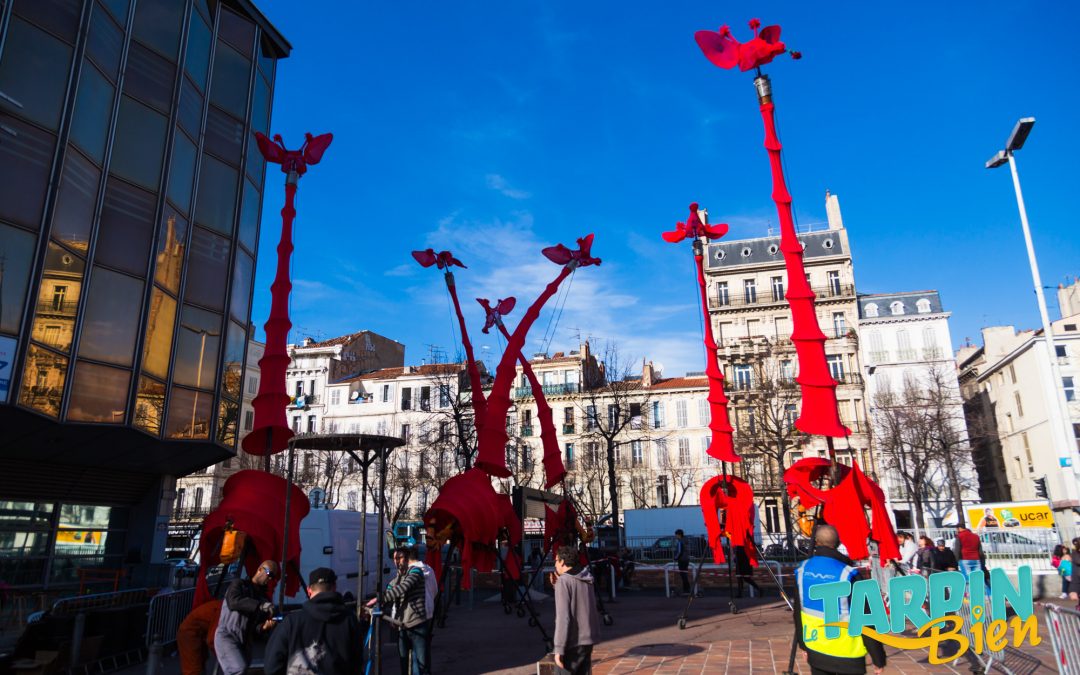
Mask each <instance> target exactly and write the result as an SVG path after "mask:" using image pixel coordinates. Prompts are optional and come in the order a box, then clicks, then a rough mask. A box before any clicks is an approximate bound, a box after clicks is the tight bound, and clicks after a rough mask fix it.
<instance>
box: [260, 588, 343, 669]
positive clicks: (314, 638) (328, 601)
mask: <svg viewBox="0 0 1080 675" xmlns="http://www.w3.org/2000/svg"><path fill="white" fill-rule="evenodd" d="M307 594H308V598H309V599H308V601H307V602H305V603H304V606H303V608H302V609H301V610H300V611H298V612H292V613H291V614H289V615H288V616H286V617H285V620H284V621H282V622H281V625H280V626H278V627H277V629H276V630H275V631H274V633H273V635H271V637H270V644H268V645H267V646H266V660H265V671H266V675H285V674H286V673H288V674H289V675H314V674H316V673H317V674H318V675H346V674H348V675H355V674H356V673H359V672H360V671H361V669H362V668H363V648H362V646H361V645H362V643H363V639H364V635H363V633H362V632H361V630H360V623H359V622H358V621H357V619H356V614H355V613H354V612H351V611H349V610H348V608H346V607H345V600H344V599H343V598H342V597H341V594H340V593H338V592H337V575H336V574H334V570H332V569H329V568H327V567H319V568H317V569H315V570H313V571H312V572H311V574H309V575H308V586H307Z"/></svg>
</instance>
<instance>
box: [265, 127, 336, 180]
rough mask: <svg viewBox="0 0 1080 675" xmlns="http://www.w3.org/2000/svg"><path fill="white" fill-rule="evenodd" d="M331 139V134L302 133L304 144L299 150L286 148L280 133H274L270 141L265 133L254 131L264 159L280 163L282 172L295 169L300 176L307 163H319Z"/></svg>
mask: <svg viewBox="0 0 1080 675" xmlns="http://www.w3.org/2000/svg"><path fill="white" fill-rule="evenodd" d="M333 140H334V135H333V134H319V135H318V136H312V135H311V134H304V144H303V145H301V146H300V149H299V150H286V149H285V143H284V142H283V141H282V140H281V135H280V134H274V140H272V141H271V140H270V139H269V138H267V137H266V134H263V133H260V132H258V131H256V132H255V142H256V143H257V144H258V146H259V152H260V153H261V154H262V156H263V158H264V159H265V160H266V161H268V162H271V163H273V164H280V165H281V170H282V171H283V172H284V173H290V172H292V171H295V172H296V173H297V174H299V175H301V176H303V175H304V173H305V172H306V171H307V168H308V166H309V165H312V164H318V163H319V160H321V159H322V156H323V153H324V152H326V149H327V148H328V147H330V142H331V141H333Z"/></svg>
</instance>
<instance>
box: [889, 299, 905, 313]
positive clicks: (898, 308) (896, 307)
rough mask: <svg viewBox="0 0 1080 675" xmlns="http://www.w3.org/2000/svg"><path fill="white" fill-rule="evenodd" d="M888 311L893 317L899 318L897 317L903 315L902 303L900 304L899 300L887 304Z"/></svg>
mask: <svg viewBox="0 0 1080 675" xmlns="http://www.w3.org/2000/svg"><path fill="white" fill-rule="evenodd" d="M889 311H890V312H892V314H893V316H899V315H901V314H903V313H904V303H902V302H900V301H899V300H897V301H895V302H892V303H890V304H889Z"/></svg>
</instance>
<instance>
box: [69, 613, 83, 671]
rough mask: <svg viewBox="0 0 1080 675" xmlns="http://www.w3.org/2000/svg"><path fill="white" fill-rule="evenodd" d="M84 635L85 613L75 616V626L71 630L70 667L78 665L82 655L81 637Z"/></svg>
mask: <svg viewBox="0 0 1080 675" xmlns="http://www.w3.org/2000/svg"><path fill="white" fill-rule="evenodd" d="M84 635H86V612H79V613H78V614H76V615H75V626H74V628H72V630H71V667H72V668H74V667H75V666H77V665H79V657H80V656H81V655H82V643H83V636H84Z"/></svg>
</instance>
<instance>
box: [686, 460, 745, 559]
mask: <svg viewBox="0 0 1080 675" xmlns="http://www.w3.org/2000/svg"><path fill="white" fill-rule="evenodd" d="M725 482H726V483H727V486H726V488H725V487H724V486H723V484H724V483H725ZM699 502H700V503H701V513H702V515H703V516H704V517H705V528H706V530H707V531H708V533H709V546H711V547H712V552H713V562H715V563H717V564H720V563H722V562H724V561H725V560H726V559H725V557H724V547H723V544H722V542H721V538H722V537H723V536H724V532H725V530H726V531H727V535H728V537H729V538H730V539H731V545H732V546H743V547H745V548H746V549H747V552H746V553H747V558H749V559H750V564H751V565H753V566H754V567H757V565H758V561H757V555H756V554H755V547H754V511H755V507H754V490H753V488H751V487H750V484H749V483H747V482H746V481H744V480H742V479H741V478H736V477H734V476H726V477H725V476H714V477H713V478H710V479H709V480H707V481H706V482H705V484H704V485H702V486H701V493H700V495H699ZM719 511H723V512H724V526H723V527H721V525H720V517H719V515H718V512H719Z"/></svg>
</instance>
